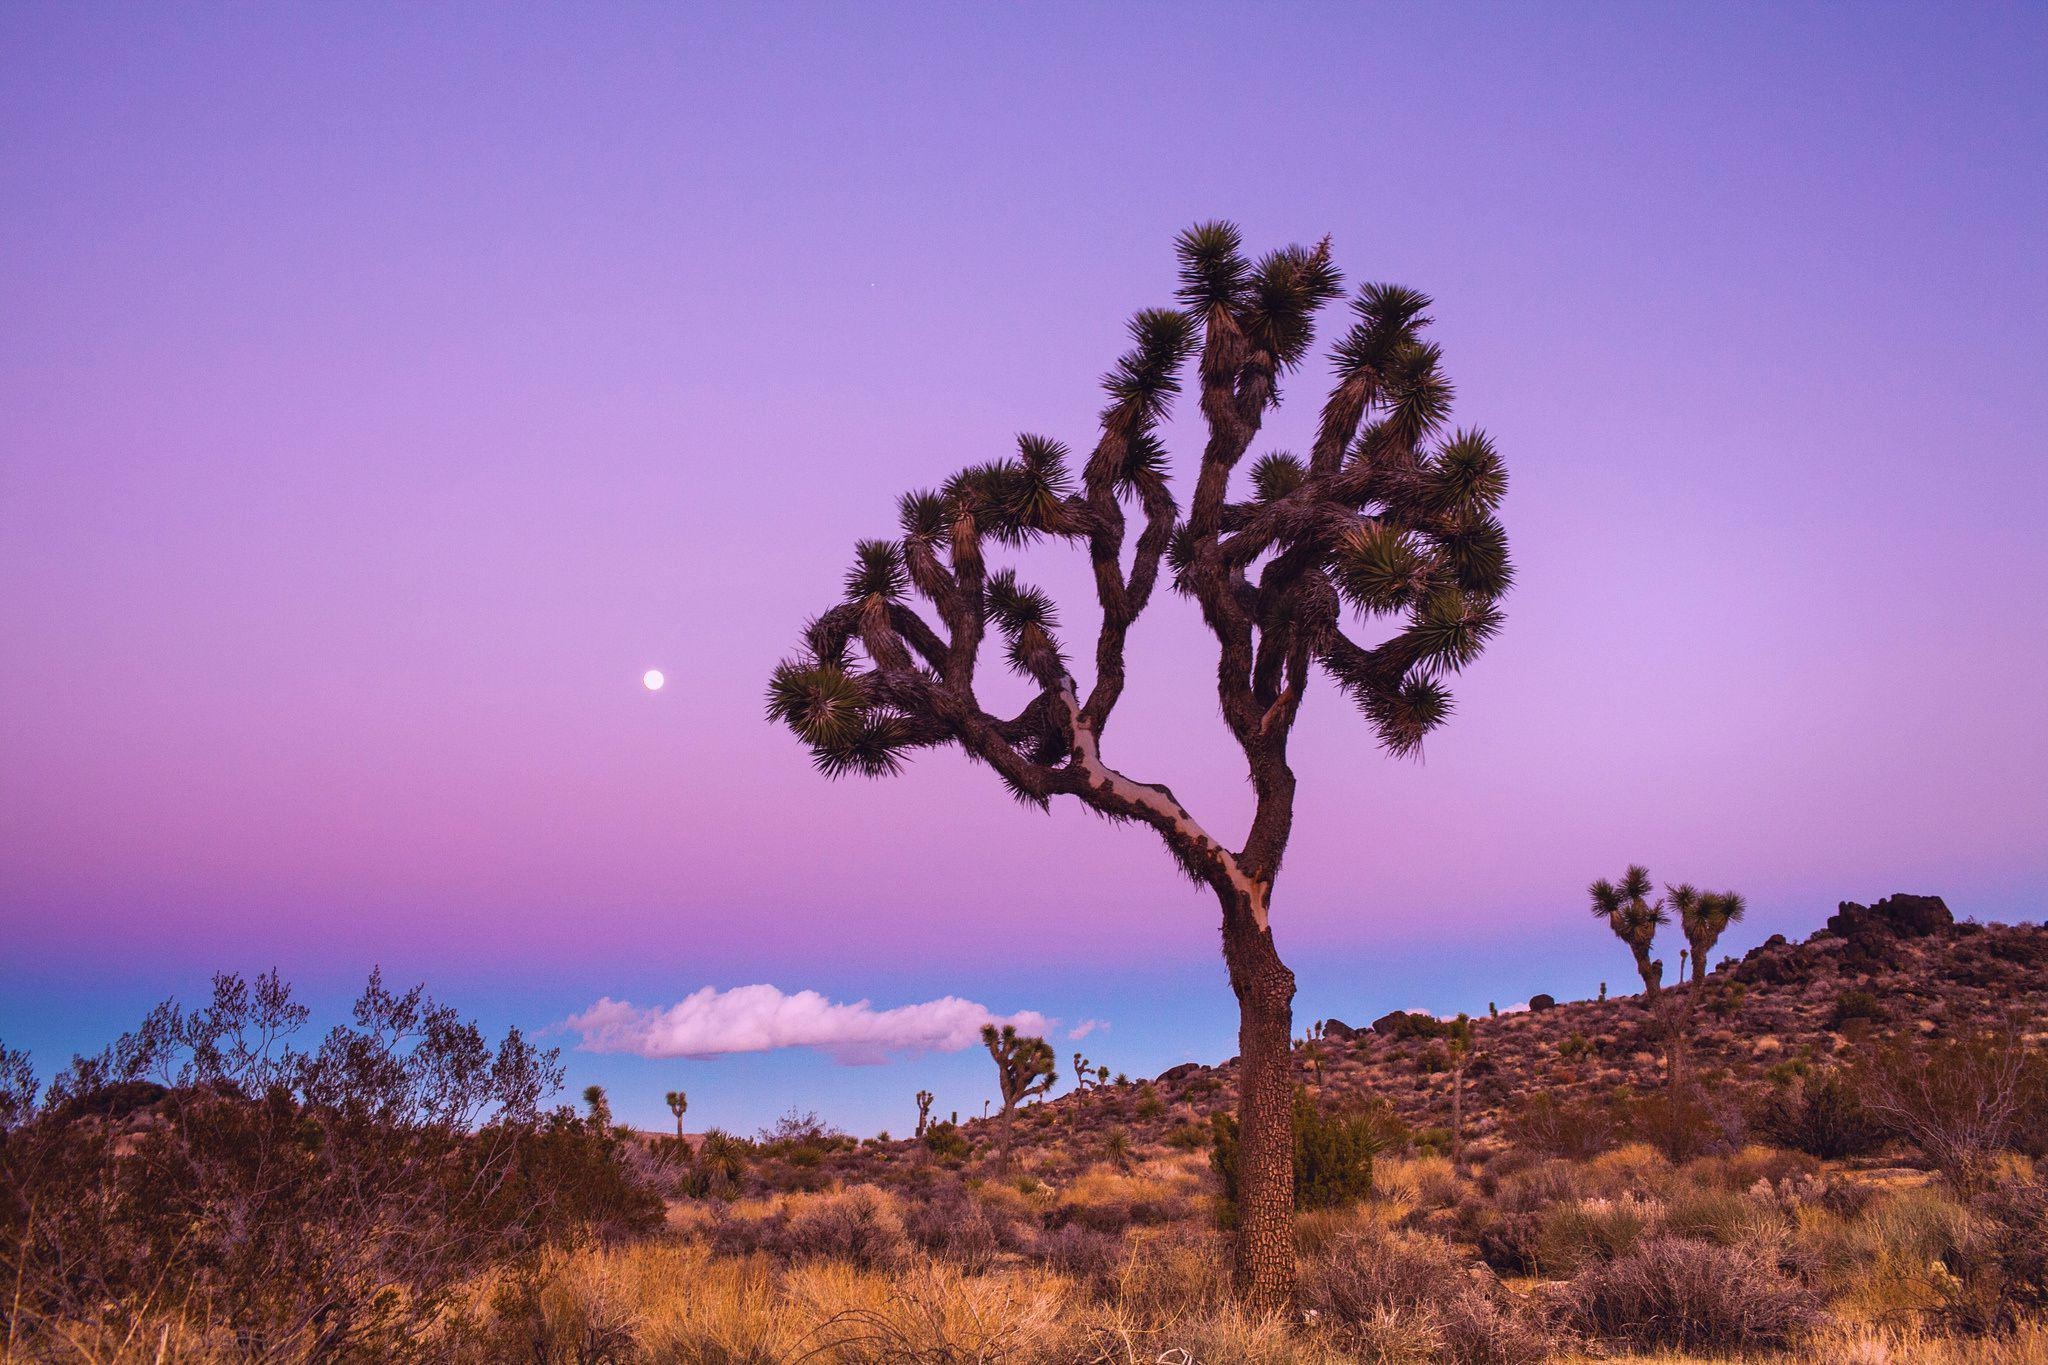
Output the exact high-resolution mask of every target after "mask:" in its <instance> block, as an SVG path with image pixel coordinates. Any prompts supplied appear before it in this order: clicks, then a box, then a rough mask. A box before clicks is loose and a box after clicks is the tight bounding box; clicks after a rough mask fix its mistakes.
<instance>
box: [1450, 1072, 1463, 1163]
mask: <svg viewBox="0 0 2048 1365" xmlns="http://www.w3.org/2000/svg"><path fill="white" fill-rule="evenodd" d="M1464 1168H1465V1063H1464V1062H1462V1061H1460V1062H1459V1063H1458V1066H1457V1069H1456V1070H1455V1071H1453V1072H1452V1073H1451V1169H1452V1170H1453V1171H1461V1170H1463V1169H1464Z"/></svg>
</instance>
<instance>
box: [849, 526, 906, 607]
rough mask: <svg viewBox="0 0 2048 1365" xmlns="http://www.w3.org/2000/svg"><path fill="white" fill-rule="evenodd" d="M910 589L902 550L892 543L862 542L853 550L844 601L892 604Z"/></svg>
mask: <svg viewBox="0 0 2048 1365" xmlns="http://www.w3.org/2000/svg"><path fill="white" fill-rule="evenodd" d="M909 585H910V576H909V575H908V574H907V573H905V572H904V568H903V550H902V548H901V547H900V546H898V545H897V544H896V542H895V541H893V540H863V541H861V542H859V543H858V544H856V545H855V546H854V547H853V567H852V568H850V569H848V570H847V571H846V600H847V601H849V602H862V601H865V600H867V599H868V598H870V597H880V598H882V599H884V600H885V601H890V602H893V601H895V600H896V599H897V598H899V597H901V596H903V590H904V589H905V588H906V587H908V586H909Z"/></svg>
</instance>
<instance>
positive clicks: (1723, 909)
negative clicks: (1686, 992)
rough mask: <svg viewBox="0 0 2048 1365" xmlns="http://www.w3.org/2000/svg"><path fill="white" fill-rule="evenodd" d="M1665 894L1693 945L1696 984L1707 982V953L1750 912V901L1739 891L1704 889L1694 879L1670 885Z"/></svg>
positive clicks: (1693, 971) (1686, 939) (1688, 941)
mask: <svg viewBox="0 0 2048 1365" xmlns="http://www.w3.org/2000/svg"><path fill="white" fill-rule="evenodd" d="M1664 894H1665V897H1666V899H1667V900H1668V901H1669V903H1670V905H1671V908H1672V909H1674V910H1676V911H1677V912H1678V924H1679V927H1680V928H1681V929H1683V930H1684V931H1685V941H1686V942H1687V943H1689V944H1691V945H1692V947H1691V950H1690V951H1691V953H1692V979H1693V981H1694V982H1695V983H1698V982H1702V981H1705V980H1706V979H1707V954H1708V953H1711V952H1712V951H1713V950H1714V945H1715V944H1716V943H1718V942H1720V939H1721V935H1722V934H1723V933H1724V932H1726V930H1727V928H1728V926H1729V925H1731V924H1736V923H1739V922H1740V921H1741V919H1742V917H1743V916H1744V915H1746V914H1748V913H1749V903H1748V902H1747V901H1745V900H1743V899H1742V897H1741V896H1740V895H1739V894H1738V893H1736V892H1733V891H1700V890H1697V889H1695V888H1694V887H1693V885H1692V884H1691V883H1690V882H1687V883H1685V884H1683V885H1680V886H1667V887H1665V888H1664Z"/></svg>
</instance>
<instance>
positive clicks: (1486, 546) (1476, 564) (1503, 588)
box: [1436, 512, 1515, 598]
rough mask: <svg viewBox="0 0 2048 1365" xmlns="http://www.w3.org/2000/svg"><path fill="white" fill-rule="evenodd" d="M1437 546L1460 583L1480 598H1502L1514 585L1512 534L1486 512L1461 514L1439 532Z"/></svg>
mask: <svg viewBox="0 0 2048 1365" xmlns="http://www.w3.org/2000/svg"><path fill="white" fill-rule="evenodd" d="M1436 543H1437V549H1438V551H1439V552H1440V553H1441V554H1442V556H1443V561H1444V563H1445V564H1446V565H1448V566H1449V568H1450V570H1451V574H1452V576H1453V577H1455V578H1456V579H1457V580H1458V586H1459V587H1461V588H1463V589H1464V590H1465V591H1466V592H1469V593H1472V594H1475V595H1477V596H1479V597H1486V598H1494V597H1500V596H1502V595H1503V594H1505V593H1506V592H1507V590H1508V589H1509V588H1510V587H1512V586H1514V581H1515V568H1514V565H1513V564H1511V563H1509V562H1508V533H1507V529H1506V528H1505V527H1503V526H1502V525H1501V524H1500V523H1499V522H1498V521H1496V520H1494V519H1493V517H1491V516H1489V515H1487V514H1486V513H1483V512H1482V513H1476V514H1471V515H1467V516H1464V517H1461V518H1460V519H1459V520H1456V521H1454V522H1452V523H1451V524H1450V526H1449V527H1448V528H1447V529H1445V530H1443V531H1440V532H1438V533H1437V536H1436Z"/></svg>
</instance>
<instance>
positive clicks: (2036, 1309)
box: [1941, 1178, 2048, 1332]
mask: <svg viewBox="0 0 2048 1365" xmlns="http://www.w3.org/2000/svg"><path fill="white" fill-rule="evenodd" d="M1971 1212H1972V1213H1973V1214H1975V1215H1976V1217H1975V1218H1974V1219H1973V1220H1972V1221H1971V1224H1970V1227H1969V1229H1968V1231H1967V1233H1966V1234H1965V1235H1964V1236H1963V1237H1962V1238H1961V1239H1959V1241H1958V1244H1957V1245H1956V1246H1955V1247H1954V1248H1953V1249H1952V1250H1951V1251H1950V1252H1949V1253H1948V1255H1947V1256H1945V1257H1944V1258H1943V1261H1944V1264H1945V1266H1946V1268H1947V1270H1948V1271H1949V1276H1948V1278H1947V1279H1946V1280H1945V1281H1944V1282H1943V1284H1942V1286H1941V1287H1942V1298H1943V1304H1942V1314H1943V1316H1944V1317H1945V1318H1947V1319H1948V1321H1949V1322H1951V1323H1953V1324H1954V1325H1955V1326H1957V1327H1959V1328H1961V1329H1962V1330H1964V1331H1968V1332H2010V1331H2012V1330H2013V1329H2014V1328H2016V1327H2018V1326H2019V1325H2020V1324H2021V1323H2022V1322H2025V1321H2027V1320H2028V1319H2029V1318H2032V1317H2035V1316H2037V1315H2039V1314H2040V1313H2042V1312H2043V1311H2044V1310H2048V1183H2044V1182H2043V1181H2042V1180H2041V1179H2039V1178H2035V1179H2031V1180H2016V1179H2005V1180H2000V1181H1996V1182H1994V1183H1993V1184H1992V1185H1991V1186H1990V1187H1989V1188H1987V1189H1986V1190H1984V1191H1983V1192H1982V1193H1981V1194H1980V1195H1978V1196H1977V1198H1975V1199H1974V1200H1972V1201H1971Z"/></svg>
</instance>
